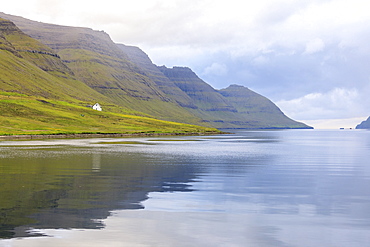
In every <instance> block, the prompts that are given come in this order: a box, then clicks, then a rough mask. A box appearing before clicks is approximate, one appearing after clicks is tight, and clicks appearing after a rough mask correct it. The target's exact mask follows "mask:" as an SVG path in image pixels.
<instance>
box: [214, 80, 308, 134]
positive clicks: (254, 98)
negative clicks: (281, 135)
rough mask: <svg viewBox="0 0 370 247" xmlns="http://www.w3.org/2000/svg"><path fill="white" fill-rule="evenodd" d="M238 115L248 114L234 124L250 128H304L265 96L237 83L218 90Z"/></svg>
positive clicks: (303, 125)
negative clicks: (245, 117)
mask: <svg viewBox="0 0 370 247" xmlns="http://www.w3.org/2000/svg"><path fill="white" fill-rule="evenodd" d="M219 92H220V94H221V95H222V96H224V97H225V98H226V99H227V100H228V102H229V103H230V104H231V105H232V106H233V107H234V108H235V109H236V110H237V112H238V113H239V114H240V115H243V116H248V118H247V119H244V120H243V121H242V122H236V123H235V122H234V123H233V124H235V126H250V127H252V128H264V129H274V128H276V129H280V128H287V126H289V128H305V126H306V125H305V124H302V123H299V122H297V121H294V120H292V119H290V118H288V117H287V116H285V114H284V113H283V112H282V111H281V110H280V109H279V108H278V107H277V106H276V105H275V104H274V103H273V102H271V100H269V99H267V98H266V97H264V96H262V95H260V94H258V93H255V92H253V91H252V90H250V89H248V88H246V87H243V86H238V85H231V86H229V87H228V88H226V89H221V90H219Z"/></svg>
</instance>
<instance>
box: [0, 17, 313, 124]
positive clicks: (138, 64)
mask: <svg viewBox="0 0 370 247" xmlns="http://www.w3.org/2000/svg"><path fill="white" fill-rule="evenodd" d="M0 17H2V18H5V19H8V20H10V21H12V22H14V23H15V24H16V25H17V27H19V29H20V30H21V32H22V33H24V34H25V35H26V36H27V37H29V38H28V39H32V40H33V42H34V41H37V42H38V45H40V46H41V45H43V47H42V48H40V49H38V50H37V49H34V50H35V51H37V52H35V53H33V52H32V51H33V48H32V49H28V48H21V47H18V48H16V47H14V44H13V47H12V46H9V45H7V43H6V42H9V37H8V38H7V39H6V40H5V41H3V42H2V43H1V45H2V46H4V47H6V49H7V51H8V52H10V53H12V54H13V55H14V57H17V56H18V55H20V56H23V55H22V54H24V53H25V54H26V55H27V61H28V62H31V63H32V61H31V58H30V57H29V56H28V55H35V54H36V55H37V56H38V57H37V59H36V60H35V61H34V62H33V64H34V65H35V66H37V67H38V68H39V69H41V70H43V71H44V72H47V75H48V76H50V75H52V76H54V77H58V79H59V80H64V83H65V84H67V85H69V86H72V87H73V84H76V85H78V87H81V88H82V87H83V89H81V90H80V89H78V90H76V89H75V90H73V89H68V90H64V91H63V90H62V91H60V90H52V89H48V90H46V91H47V92H49V94H52V93H50V92H55V93H54V94H55V95H54V96H59V99H62V98H63V97H64V96H62V95H61V94H59V92H63V95H64V94H65V95H68V97H70V98H73V99H77V98H78V97H79V98H80V99H81V100H84V101H87V99H89V101H91V98H93V99H96V101H98V100H99V102H103V105H104V104H106V105H110V106H112V107H111V109H113V110H114V111H116V112H117V111H118V112H122V111H123V112H126V113H130V112H131V113H130V114H134V115H141V116H152V117H154V118H157V119H161V120H166V121H174V122H179V123H186V124H192V125H202V126H205V127H215V128H310V127H309V126H307V125H305V124H303V123H299V122H296V121H293V120H291V119H289V118H288V117H286V116H285V115H284V114H283V113H282V112H281V111H280V109H279V108H277V107H276V106H275V105H274V104H273V103H272V102H271V101H269V100H268V99H266V98H264V97H263V96H260V95H258V94H256V93H254V94H253V92H252V91H250V90H249V89H246V90H247V91H248V93H246V94H244V95H235V94H231V91H232V89H233V88H234V86H231V87H230V88H228V89H223V90H216V89H214V88H212V87H211V86H210V85H209V84H207V83H206V82H204V81H203V80H201V79H200V78H199V77H198V76H197V75H196V74H195V73H194V72H193V71H192V70H191V69H190V68H183V67H173V68H167V67H165V66H156V65H155V64H153V63H152V61H151V60H150V58H149V57H148V56H147V54H145V52H143V51H142V50H140V49H139V48H137V47H132V46H126V45H122V44H115V43H114V42H113V41H112V40H111V38H110V37H109V35H108V34H106V33H105V32H103V31H95V30H92V29H90V28H81V27H67V26H59V25H52V24H45V23H41V22H35V21H31V20H27V19H25V18H22V17H16V16H12V15H7V14H4V13H0ZM20 30H19V31H20ZM0 41H1V39H0ZM19 45H23V46H27V44H26V43H23V44H19ZM4 49H5V48H4ZM12 49H13V50H12ZM25 50H27V51H26V52H25ZM30 51H31V52H30ZM20 53H22V54H20ZM41 55H42V57H43V58H42V59H41V58H40V56H41ZM46 58H47V59H46ZM41 60H47V61H44V62H41ZM16 71H17V70H15V72H16ZM49 81H52V80H49ZM72 82H73V83H72ZM40 84H41V85H44V83H40ZM56 84H58V83H56ZM59 84H60V83H59ZM32 85H33V84H32ZM60 85H62V84H60ZM12 87H14V85H12V86H10V88H9V89H8V90H7V91H9V90H10V91H12V90H13V89H11V88H12ZM22 88H23V85H22ZM63 88H64V86H63ZM13 91H16V92H20V93H26V92H28V93H29V94H33V93H35V94H36V93H38V94H37V95H39V96H40V95H42V94H45V95H43V96H44V97H46V96H47V95H46V93H45V92H43V86H41V88H40V92H32V87H30V88H29V87H28V89H27V87H25V91H23V90H18V91H17V90H13ZM80 91H81V94H80V93H78V92H80ZM247 91H245V90H243V92H247ZM73 92H77V93H73ZM58 94H59V95H58ZM76 94H77V95H76ZM82 96H83V97H82ZM262 99H263V100H262ZM266 102H269V103H266ZM94 103H95V102H94ZM260 103H261V104H262V105H259V104H260ZM116 106H117V107H118V108H119V110H118V108H117V107H116Z"/></svg>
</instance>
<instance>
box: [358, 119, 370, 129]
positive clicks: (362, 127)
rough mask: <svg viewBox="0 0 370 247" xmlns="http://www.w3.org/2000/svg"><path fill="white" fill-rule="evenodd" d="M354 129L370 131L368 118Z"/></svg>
mask: <svg viewBox="0 0 370 247" xmlns="http://www.w3.org/2000/svg"><path fill="white" fill-rule="evenodd" d="M356 129H370V117H368V119H367V120H366V121H362V123H360V124H359V125H357V126H356Z"/></svg>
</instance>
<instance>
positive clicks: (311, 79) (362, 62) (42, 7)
mask: <svg viewBox="0 0 370 247" xmlns="http://www.w3.org/2000/svg"><path fill="white" fill-rule="evenodd" d="M369 10H370V1H368V0H351V1H349V0H258V1H255V0H227V1H226V0H193V1H189V0H135V1H132V0H130V1H127V0H105V1H95V0H63V1H62V0H12V1H5V2H4V3H1V10H0V11H2V12H5V13H7V14H13V15H20V16H23V17H26V18H29V19H32V20H37V21H42V22H48V23H55V24H62V25H70V26H83V27H91V28H93V29H96V30H104V31H106V32H107V33H108V34H109V35H110V36H111V38H112V39H113V40H114V41H115V42H117V43H123V44H127V45H135V46H139V47H140V48H141V49H142V50H144V51H145V52H146V53H147V54H148V55H149V57H150V58H151V59H152V60H153V62H154V63H155V64H157V65H166V66H167V67H172V66H187V67H190V68H191V69H193V70H194V71H195V72H196V73H197V74H198V75H199V77H201V78H202V79H203V80H205V81H206V82H207V83H209V84H211V85H212V86H213V87H215V88H217V89H220V88H225V87H227V86H228V85H230V84H240V85H244V86H246V87H248V88H250V89H252V90H254V91H256V92H257V93H260V94H262V95H264V96H266V97H268V98H269V99H271V100H272V101H273V102H274V103H276V104H277V105H278V106H279V107H280V108H281V109H282V110H283V111H284V112H285V113H286V114H287V115H288V116H290V117H291V118H293V119H295V120H304V121H305V122H306V123H308V124H312V125H313V126H314V127H317V128H323V127H333V128H337V127H355V126H356V124H358V123H359V122H360V121H362V120H365V119H366V118H367V117H368V116H369V115H370V107H369V106H370V97H369V95H370V83H369V82H370V81H369V80H370V69H369V67H370V66H369V65H370V45H369V44H370V14H369Z"/></svg>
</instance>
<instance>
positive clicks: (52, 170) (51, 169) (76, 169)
mask: <svg viewBox="0 0 370 247" xmlns="http://www.w3.org/2000/svg"><path fill="white" fill-rule="evenodd" d="M0 149H1V152H0V155H1V165H0V173H1V177H0V194H1V197H0V222H1V228H0V237H1V238H12V237H20V236H27V235H28V234H27V233H25V232H23V231H24V229H27V228H25V226H27V227H33V228H64V229H71V228H83V229H89V228H90V229H93V228H101V227H103V225H102V224H101V223H99V221H96V220H93V219H104V218H106V217H107V216H109V215H110V211H111V210H117V209H141V208H143V206H142V205H141V202H142V201H144V200H146V199H147V196H148V193H149V192H174V191H191V189H190V188H189V185H188V183H189V182H191V181H193V180H194V179H195V178H196V174H197V173H199V172H200V170H201V168H199V167H197V166H194V165H187V164H178V165H172V164H170V163H168V164H166V162H163V160H161V161H160V163H158V162H157V161H158V160H157V158H156V157H152V156H150V155H145V154H140V153H131V152H129V153H126V152H125V151H124V147H117V146H115V147H114V148H113V149H112V148H109V147H70V146H35V147H31V146H26V147H24V146H18V147H9V146H8V147H0ZM120 149H121V150H120ZM21 226H22V227H21ZM18 227H21V228H19V229H18Z"/></svg>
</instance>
